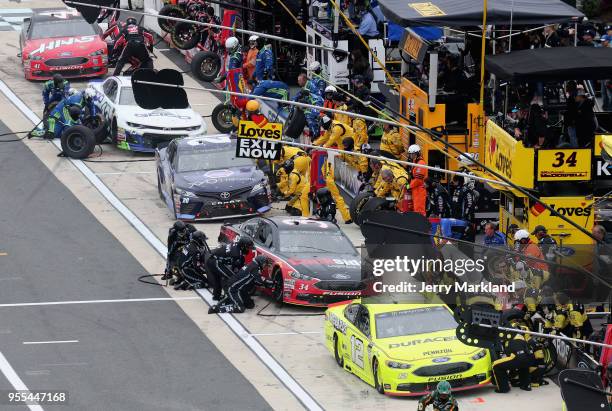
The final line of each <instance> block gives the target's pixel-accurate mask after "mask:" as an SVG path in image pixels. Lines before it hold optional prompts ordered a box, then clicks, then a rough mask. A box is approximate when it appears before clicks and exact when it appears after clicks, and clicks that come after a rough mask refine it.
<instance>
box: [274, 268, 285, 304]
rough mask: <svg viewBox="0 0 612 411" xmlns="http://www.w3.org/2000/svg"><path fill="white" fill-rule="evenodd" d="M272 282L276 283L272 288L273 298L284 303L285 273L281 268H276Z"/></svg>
mask: <svg viewBox="0 0 612 411" xmlns="http://www.w3.org/2000/svg"><path fill="white" fill-rule="evenodd" d="M272 282H273V283H274V285H273V288H272V298H273V299H274V301H276V302H277V303H279V304H282V303H283V288H284V286H285V285H284V281H283V273H282V272H281V270H279V269H276V270H274V274H273V275H272Z"/></svg>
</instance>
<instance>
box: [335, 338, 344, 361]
mask: <svg viewBox="0 0 612 411" xmlns="http://www.w3.org/2000/svg"><path fill="white" fill-rule="evenodd" d="M334 357H335V358H336V364H338V367H340V368H344V357H342V355H340V352H338V334H334Z"/></svg>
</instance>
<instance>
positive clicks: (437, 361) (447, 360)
mask: <svg viewBox="0 0 612 411" xmlns="http://www.w3.org/2000/svg"><path fill="white" fill-rule="evenodd" d="M431 361H432V362H435V363H436V364H440V363H443V362H449V361H450V357H438V358H434V359H433V360H431Z"/></svg>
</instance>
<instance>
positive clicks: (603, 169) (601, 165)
mask: <svg viewBox="0 0 612 411" xmlns="http://www.w3.org/2000/svg"><path fill="white" fill-rule="evenodd" d="M610 165H611V164H610V163H608V162H607V161H604V160H597V166H596V167H595V170H597V177H604V178H608V177H611V176H612V172H611V171H610Z"/></svg>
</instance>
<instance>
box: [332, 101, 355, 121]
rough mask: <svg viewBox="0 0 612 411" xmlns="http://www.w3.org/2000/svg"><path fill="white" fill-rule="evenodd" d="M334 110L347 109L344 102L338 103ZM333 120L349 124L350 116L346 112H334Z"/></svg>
mask: <svg viewBox="0 0 612 411" xmlns="http://www.w3.org/2000/svg"><path fill="white" fill-rule="evenodd" d="M336 110H340V111H348V107H347V106H346V104H340V105H339V106H337V107H336ZM334 120H336V121H338V122H340V123H344V124H351V117H350V116H349V115H348V114H342V113H334Z"/></svg>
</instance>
